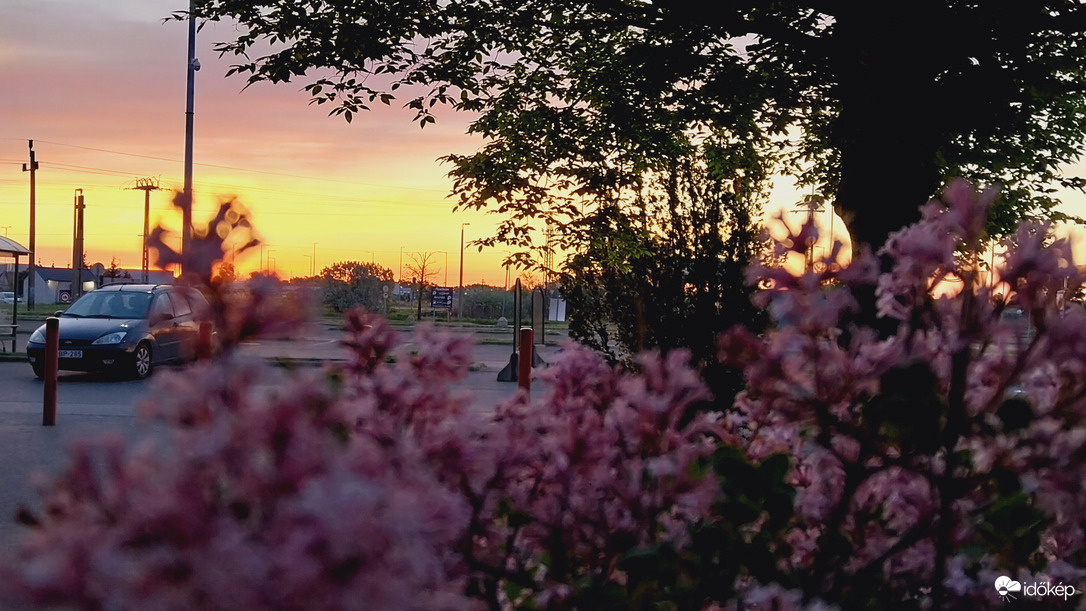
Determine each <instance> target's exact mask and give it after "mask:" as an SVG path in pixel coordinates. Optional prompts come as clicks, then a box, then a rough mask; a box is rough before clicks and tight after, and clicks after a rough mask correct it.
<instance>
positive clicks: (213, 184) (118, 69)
mask: <svg viewBox="0 0 1086 611" xmlns="http://www.w3.org/2000/svg"><path fill="white" fill-rule="evenodd" d="M186 7H187V3H186V2H184V1H183V0H181V1H178V0H171V1H165V0H78V1H76V0H61V1H52V0H5V1H4V2H3V5H2V6H0V168H2V172H0V231H2V232H5V233H6V234H7V235H8V236H9V237H11V238H13V239H15V240H17V241H19V242H20V243H23V244H24V245H27V243H28V236H29V173H25V172H23V171H22V164H23V163H27V162H28V160H29V158H28V142H27V141H28V139H33V140H34V149H35V151H36V155H37V160H38V163H39V166H40V169H39V171H38V172H37V207H36V210H37V232H36V233H37V246H38V259H39V260H40V262H41V263H42V264H43V265H46V266H48V265H51V264H55V265H56V266H57V267H66V266H68V265H70V262H71V246H70V244H71V240H72V203H73V198H74V193H75V189H77V188H82V189H83V192H84V195H85V201H86V212H85V233H86V251H87V256H88V260H89V261H91V262H96V261H100V262H102V263H104V264H105V265H109V262H110V261H111V259H112V258H113V257H116V258H117V261H118V263H119V264H121V265H122V266H126V267H133V268H138V267H139V265H140V244H141V239H142V238H141V235H142V232H143V193H142V192H140V191H134V190H128V188H130V187H132V186H133V184H134V181H135V179H137V178H140V177H156V178H158V179H159V180H160V184H161V185H162V186H163V187H167V188H169V189H181V188H182V187H183V182H184V162H183V160H184V143H185V67H186V55H187V34H188V32H187V28H186V26H185V24H184V23H181V22H163V18H165V17H168V16H169V15H170V14H171V12H173V11H176V10H183V9H185V8H186ZM226 27H227V26H224V25H221V24H218V25H217V24H208V26H207V27H206V28H205V29H204V30H203V31H202V32H201V33H200V34H199V36H198V51H197V57H198V58H199V60H200V62H201V64H202V68H201V70H200V71H199V72H198V73H197V78H196V102H195V129H194V134H195V138H194V142H195V144H194V161H195V165H194V172H193V174H194V191H195V193H196V198H197V209H196V212H195V216H196V218H197V219H200V218H202V217H204V216H206V215H208V214H210V212H211V211H212V210H214V208H215V207H216V206H217V203H218V201H219V199H220V198H221V197H227V196H231V195H234V196H237V197H238V198H239V199H240V200H241V201H242V202H243V203H244V204H245V205H246V206H247V207H248V208H249V210H250V211H251V212H252V214H253V217H254V219H255V224H256V227H257V230H258V232H259V233H260V235H261V237H262V238H263V240H264V242H265V243H266V246H265V247H264V250H263V255H264V261H263V265H264V266H265V267H271V266H274V267H275V268H276V270H277V271H278V272H279V273H280V275H283V276H290V275H307V274H308V272H309V269H310V265H311V257H312V256H313V252H314V243H316V246H315V250H316V268H317V270H318V271H319V270H320V269H321V268H322V267H324V266H327V265H329V264H330V263H333V262H335V261H343V260H349V259H354V260H362V261H370V260H371V259H372V260H374V261H376V262H377V263H379V264H381V265H384V266H385V267H389V268H391V269H392V270H393V271H394V272H397V273H398V271H399V266H400V261H401V250H402V251H403V252H404V253H405V254H404V255H403V259H404V260H407V259H408V256H409V253H411V252H418V251H444V253H447V255H446V254H444V253H442V254H438V255H437V256H436V257H435V260H436V262H437V265H438V266H439V267H441V268H442V270H441V274H440V275H439V276H438V278H437V281H438V282H439V283H441V284H444V283H445V269H446V259H447V261H448V282H449V284H450V285H455V284H456V282H457V274H458V271H459V268H458V265H459V253H460V224H461V223H471V225H470V226H468V227H466V228H465V235H466V239H467V241H470V240H471V239H472V238H476V237H480V236H482V235H487V234H489V233H491V232H492V231H493V227H494V224H495V223H494V221H493V220H492V219H493V217H492V216H491V215H484V214H475V213H456V214H453V213H452V212H451V210H452V200H450V199H447V197H446V196H447V194H448V193H449V190H450V184H451V182H450V181H449V179H447V178H446V177H445V174H446V173H447V171H448V168H447V167H445V166H443V165H441V164H439V163H438V162H437V161H436V160H437V158H438V157H440V156H441V155H444V154H448V153H452V152H460V153H465V152H472V151H474V150H476V149H477V148H478V147H479V142H478V141H473V140H472V139H470V138H468V137H466V136H464V135H463V133H464V127H465V125H466V123H467V120H468V117H466V116H461V115H456V114H455V113H451V112H449V113H446V114H445V115H444V116H441V117H440V120H439V121H438V123H437V124H436V125H429V126H427V127H426V129H420V128H419V127H418V125H416V124H414V123H412V121H411V117H412V116H413V113H412V112H411V111H408V110H405V109H402V108H400V105H397V104H395V103H394V105H393V106H392V107H391V108H388V107H383V108H380V109H376V110H375V111H374V112H370V113H363V114H362V115H361V116H359V117H358V118H357V119H356V120H355V121H354V122H353V124H350V125H348V124H347V123H346V122H344V121H343V120H342V119H340V118H333V117H328V116H327V109H326V108H318V107H315V106H314V107H310V106H308V105H307V102H308V96H307V95H306V94H305V93H304V92H303V91H301V87H302V84H303V83H302V82H298V83H292V84H281V85H276V86H273V85H254V86H253V87H250V88H249V89H247V90H245V91H242V88H243V87H244V85H245V81H244V79H241V78H234V77H232V78H225V77H224V74H225V73H226V71H227V69H228V67H229V64H230V61H229V58H224V59H221V60H220V59H219V58H218V56H217V54H215V53H214V52H213V51H211V45H212V43H213V42H214V41H215V40H218V39H221V38H225V37H227V36H229V34H230V32H223V31H221V29H223V28H226ZM170 200H171V192H170V191H159V192H156V193H152V195H151V224H152V226H153V225H154V224H155V223H156V222H161V223H163V224H164V225H166V226H170V227H175V228H176V227H179V226H180V218H179V215H178V214H177V213H176V212H175V211H174V210H173V209H172V207H171V205H170ZM503 255H504V253H502V252H501V251H494V250H487V251H484V252H483V253H479V252H478V251H477V250H476V249H474V248H467V249H466V254H465V262H464V280H465V282H466V283H473V282H477V281H480V280H486V281H487V282H489V283H491V284H502V283H503V282H504V280H505V271H504V269H503V268H502V267H501V263H500V261H501V258H502V256H503ZM260 258H261V255H260V253H259V252H256V251H254V252H252V253H251V254H250V255H249V256H248V257H246V258H244V259H242V260H241V261H240V263H239V267H241V268H242V269H243V270H245V271H249V270H253V269H256V268H257V267H259V266H260V265H261V262H260V261H259V260H260Z"/></svg>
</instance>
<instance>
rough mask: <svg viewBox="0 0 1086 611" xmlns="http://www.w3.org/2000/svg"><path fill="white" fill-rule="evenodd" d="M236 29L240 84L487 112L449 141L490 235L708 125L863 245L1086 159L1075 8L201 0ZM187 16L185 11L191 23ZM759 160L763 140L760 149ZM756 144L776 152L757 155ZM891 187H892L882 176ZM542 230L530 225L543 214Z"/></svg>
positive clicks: (230, 44) (1030, 196) (334, 101)
mask: <svg viewBox="0 0 1086 611" xmlns="http://www.w3.org/2000/svg"><path fill="white" fill-rule="evenodd" d="M196 12H197V14H198V15H199V16H200V17H202V18H205V19H212V20H219V19H225V20H230V21H234V22H237V23H238V26H239V27H238V29H237V32H238V34H237V36H236V37H234V38H233V39H232V40H227V41H224V42H221V43H220V44H219V45H218V47H217V48H218V50H219V51H220V52H222V53H224V54H233V55H236V56H237V57H239V58H240V59H241V62H240V63H239V64H238V65H236V66H235V67H234V68H233V69H232V72H237V73H241V74H244V75H248V78H249V80H250V81H251V82H256V81H271V82H286V81H290V80H292V79H295V78H301V77H304V78H305V79H307V80H308V83H307V84H306V86H305V88H306V90H307V91H308V92H309V93H310V94H311V95H312V96H313V98H312V99H313V101H314V102H316V103H318V104H330V105H332V106H335V108H334V110H333V111H332V113H333V114H338V115H342V116H343V117H344V118H345V119H346V120H347V121H351V120H352V118H353V117H354V115H355V114H356V113H357V112H359V111H361V110H364V109H367V108H368V107H369V105H370V104H373V103H375V102H380V103H384V104H391V103H392V101H393V100H394V99H395V98H394V96H395V95H397V93H400V92H397V90H399V89H401V87H402V88H404V90H407V91H410V93H409V94H408V95H407V102H406V106H408V107H410V108H412V109H414V110H415V111H416V115H415V119H416V120H417V121H418V122H419V123H420V125H423V126H425V125H426V124H427V123H430V122H433V121H434V120H435V116H434V107H435V106H437V105H438V104H442V105H450V106H452V107H454V108H457V109H459V110H465V111H469V112H472V113H475V114H476V115H477V119H476V120H475V121H474V122H473V123H472V125H471V127H470V131H471V132H472V133H475V134H479V135H482V136H483V137H484V138H485V140H486V145H485V146H484V147H483V149H482V150H480V151H479V152H478V154H475V155H466V156H458V155H450V156H449V157H448V158H447V161H449V162H451V163H452V166H453V169H452V172H451V174H452V176H453V177H454V179H456V183H455V191H456V193H457V194H458V195H459V198H460V199H459V206H462V207H469V208H489V209H491V210H494V211H496V212H498V213H500V214H502V215H504V216H505V218H506V221H505V222H504V224H503V225H502V226H501V228H500V230H499V232H498V235H497V236H495V238H494V239H493V240H491V242H494V241H502V242H506V243H513V244H517V245H519V246H522V247H523V246H528V245H530V244H532V237H531V236H532V227H533V226H534V225H533V223H532V222H531V221H532V220H533V219H540V218H542V219H545V220H546V221H548V222H549V223H551V225H552V231H554V232H555V233H556V235H559V236H561V235H565V234H566V233H567V231H566V229H567V228H566V226H565V223H566V222H568V221H569V220H570V219H572V218H576V217H578V216H579V215H580V214H581V213H583V212H584V210H583V208H584V207H591V206H593V205H596V204H598V203H599V201H600V200H601V199H603V200H608V199H613V198H615V197H616V196H617V195H618V194H619V193H621V192H622V191H623V190H624V189H627V188H629V187H631V186H636V185H637V184H638V183H640V182H641V181H642V180H644V178H645V176H646V174H647V173H651V172H653V171H657V170H659V169H660V167H662V166H666V165H667V163H668V162H669V161H670V160H673V159H675V158H676V157H677V156H679V155H682V154H684V153H685V152H686V151H687V150H688V149H689V147H690V146H691V145H696V143H697V141H698V138H700V137H702V136H703V135H704V134H705V133H707V132H717V133H719V132H720V131H725V132H728V133H730V134H733V135H734V136H737V137H739V138H743V139H745V140H747V141H750V142H757V143H761V144H769V143H772V144H773V145H775V146H776V147H778V148H776V149H774V150H778V151H780V152H782V153H784V155H783V156H782V157H780V158H779V161H780V166H779V167H778V168H777V169H778V170H780V171H785V172H788V173H790V174H792V175H794V176H796V177H798V178H799V179H800V182H801V184H809V185H811V186H813V187H815V188H817V190H819V191H820V192H821V193H822V194H823V195H826V196H828V197H830V199H831V200H833V201H834V202H835V206H836V208H837V210H838V212H840V213H841V214H843V215H844V217H845V219H846V222H848V224H849V227H850V230H851V232H852V235H853V237H854V238H856V239H859V240H860V241H862V242H865V243H868V244H881V243H882V242H883V241H884V239H885V237H886V236H887V235H888V234H889V233H890V232H892V231H893V230H895V229H897V228H900V227H902V226H904V225H906V224H908V223H910V222H912V221H915V220H916V219H917V217H916V210H917V207H918V206H919V205H920V204H922V203H923V202H924V201H926V200H927V199H928V198H929V197H931V196H932V195H933V194H935V192H936V191H937V190H938V189H939V187H940V185H941V184H943V183H944V182H945V180H946V178H947V177H950V176H966V177H970V178H973V179H976V180H979V181H981V182H999V183H1001V184H1003V185H1004V197H1003V199H1002V200H1001V202H999V203H997V204H996V207H995V209H994V210H993V225H992V226H991V227H990V229H991V230H994V231H995V232H996V233H1005V232H1006V231H1009V230H1010V228H1012V227H1013V226H1014V224H1015V222H1016V221H1017V220H1019V219H1021V218H1025V217H1038V216H1039V217H1059V215H1058V214H1056V213H1055V212H1054V210H1053V208H1054V206H1055V205H1056V203H1057V202H1056V200H1055V199H1054V191H1053V190H1052V189H1053V187H1054V186H1055V185H1060V186H1071V187H1077V188H1081V187H1082V186H1083V181H1082V180H1081V179H1078V178H1067V177H1064V176H1063V175H1062V174H1061V171H1060V168H1061V166H1062V165H1063V164H1066V163H1068V162H1070V161H1073V160H1075V159H1077V158H1078V157H1079V155H1080V154H1081V153H1082V141H1083V138H1082V136H1083V133H1084V132H1086V112H1084V108H1083V95H1082V83H1083V80H1084V73H1083V65H1084V63H1086V62H1084V60H1086V57H1084V54H1086V51H1084V50H1086V44H1084V43H1086V39H1084V38H1086V27H1083V26H1084V25H1086V8H1084V7H1083V6H1082V5H1081V4H1080V3H1078V2H1069V1H1067V0H1041V1H1037V2H1029V3H976V2H966V1H964V0H919V1H918V2H913V3H911V4H910V5H909V7H908V10H901V11H898V12H896V13H894V14H893V16H892V17H890V16H888V14H887V13H886V11H885V10H884V8H883V7H879V6H875V5H870V4H864V3H844V2H800V1H796V0H784V1H781V2H772V3H766V2H761V1H753V0H747V1H741V2H732V3H728V4H727V5H726V6H717V7H714V8H713V10H712V11H708V10H705V8H704V7H703V6H701V5H696V4H694V3H690V2H643V1H637V0H594V1H584V0H582V1H579V2H567V1H565V0H562V1H557V0H528V1H523V0H516V1H515V2H514V1H510V0H448V1H443V2H438V1H436V0H397V1H383V2H356V1H351V2H346V1H343V0H331V1H329V0H264V1H261V2H252V1H251V0H201V1H199V2H197V9H196ZM182 16H183V15H178V17H182ZM765 154H767V155H768V149H767V151H765ZM767 158H768V157H767ZM887 184H889V185H893V187H892V188H891V189H887V188H886V186H885V185H887ZM536 225H538V223H537V224H536Z"/></svg>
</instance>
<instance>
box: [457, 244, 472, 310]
mask: <svg viewBox="0 0 1086 611" xmlns="http://www.w3.org/2000/svg"><path fill="white" fill-rule="evenodd" d="M470 224H471V223H460V289H459V291H458V292H459V297H458V300H459V303H458V308H459V309H458V312H457V315H456V317H457V318H459V319H460V320H463V319H464V227H466V226H467V225H470Z"/></svg>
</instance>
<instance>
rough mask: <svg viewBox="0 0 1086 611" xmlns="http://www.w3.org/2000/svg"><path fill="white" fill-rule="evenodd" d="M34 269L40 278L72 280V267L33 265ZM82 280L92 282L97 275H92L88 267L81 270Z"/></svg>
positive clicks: (57, 280)
mask: <svg viewBox="0 0 1086 611" xmlns="http://www.w3.org/2000/svg"><path fill="white" fill-rule="evenodd" d="M34 271H35V272H36V273H37V274H38V276H39V277H40V278H41V279H42V280H54V281H56V282H71V281H72V269H71V268H66V267H35V268H34ZM82 272H83V274H82V281H83V282H93V281H96V280H98V277H97V276H95V275H94V272H92V271H91V270H89V269H85V270H82Z"/></svg>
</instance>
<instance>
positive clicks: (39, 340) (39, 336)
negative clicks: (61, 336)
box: [27, 325, 45, 344]
mask: <svg viewBox="0 0 1086 611" xmlns="http://www.w3.org/2000/svg"><path fill="white" fill-rule="evenodd" d="M27 341H29V342H30V343H34V344H44V343H45V325H42V326H40V327H38V328H37V329H35V330H34V332H33V333H31V334H30V339H29V340H27Z"/></svg>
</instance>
